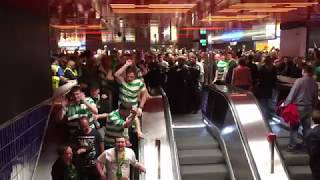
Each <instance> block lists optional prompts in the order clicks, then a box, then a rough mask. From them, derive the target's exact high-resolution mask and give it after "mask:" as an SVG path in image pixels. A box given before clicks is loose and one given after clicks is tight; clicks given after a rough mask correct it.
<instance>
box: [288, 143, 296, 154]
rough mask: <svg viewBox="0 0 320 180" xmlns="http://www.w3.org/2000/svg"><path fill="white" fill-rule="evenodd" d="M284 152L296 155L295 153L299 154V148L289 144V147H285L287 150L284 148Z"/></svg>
mask: <svg viewBox="0 0 320 180" xmlns="http://www.w3.org/2000/svg"><path fill="white" fill-rule="evenodd" d="M286 151H287V152H292V153H297V152H299V148H298V146H297V145H291V144H289V145H288V146H287V148H286Z"/></svg>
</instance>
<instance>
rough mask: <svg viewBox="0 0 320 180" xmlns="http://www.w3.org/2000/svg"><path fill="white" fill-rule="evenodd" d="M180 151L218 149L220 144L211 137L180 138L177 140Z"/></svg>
mask: <svg viewBox="0 0 320 180" xmlns="http://www.w3.org/2000/svg"><path fill="white" fill-rule="evenodd" d="M176 144H177V148H178V150H186V149H217V148H219V144H218V142H217V141H216V140H215V139H213V138H212V137H210V136H206V137H179V138H176Z"/></svg>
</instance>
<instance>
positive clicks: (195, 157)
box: [178, 149, 224, 165]
mask: <svg viewBox="0 0 320 180" xmlns="http://www.w3.org/2000/svg"><path fill="white" fill-rule="evenodd" d="M178 154H179V162H180V164H181V165H186V164H210V163H224V157H223V154H222V153H221V151H220V150H219V149H197V150H181V151H179V153H178Z"/></svg>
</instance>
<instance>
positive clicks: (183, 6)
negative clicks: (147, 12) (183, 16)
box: [148, 4, 196, 9]
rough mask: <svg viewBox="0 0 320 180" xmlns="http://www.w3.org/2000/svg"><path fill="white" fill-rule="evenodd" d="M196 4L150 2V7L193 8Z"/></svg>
mask: <svg viewBox="0 0 320 180" xmlns="http://www.w3.org/2000/svg"><path fill="white" fill-rule="evenodd" d="M194 6H196V4H149V5H148V8H152V9H154V8H155V9H161V8H174V9H179V8H185V9H191V8H193V7H194Z"/></svg>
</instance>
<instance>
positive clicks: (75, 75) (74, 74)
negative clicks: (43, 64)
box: [64, 67, 78, 77]
mask: <svg viewBox="0 0 320 180" xmlns="http://www.w3.org/2000/svg"><path fill="white" fill-rule="evenodd" d="M67 70H69V71H71V73H72V75H73V76H74V77H78V71H77V70H76V69H75V70H72V69H71V68H69V67H67V68H66V69H65V70H64V73H66V71H67Z"/></svg>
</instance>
